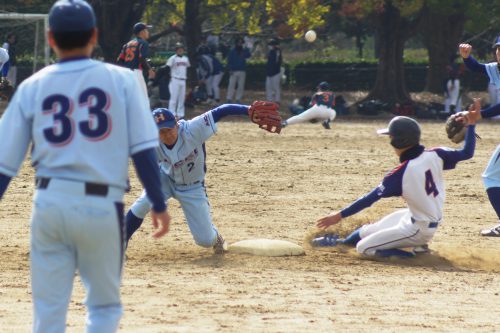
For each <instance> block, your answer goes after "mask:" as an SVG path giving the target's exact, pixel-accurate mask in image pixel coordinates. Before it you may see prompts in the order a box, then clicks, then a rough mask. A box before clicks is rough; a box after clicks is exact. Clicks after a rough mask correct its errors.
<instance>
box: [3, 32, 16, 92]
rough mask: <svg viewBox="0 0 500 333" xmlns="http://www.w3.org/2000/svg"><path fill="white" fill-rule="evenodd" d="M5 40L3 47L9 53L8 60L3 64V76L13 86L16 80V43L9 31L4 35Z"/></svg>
mask: <svg viewBox="0 0 500 333" xmlns="http://www.w3.org/2000/svg"><path fill="white" fill-rule="evenodd" d="M6 37H7V38H6V39H7V41H6V42H5V43H3V46H2V47H3V48H4V49H6V50H7V52H8V53H9V61H8V62H7V63H6V64H5V68H4V69H5V74H6V75H5V76H6V77H7V80H9V81H10V84H11V85H12V86H13V87H15V86H16V82H17V57H16V56H17V54H16V43H17V38H16V35H15V34H14V33H13V32H9V33H8V34H7V36H6Z"/></svg>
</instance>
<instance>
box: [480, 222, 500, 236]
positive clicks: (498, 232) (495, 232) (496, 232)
mask: <svg viewBox="0 0 500 333" xmlns="http://www.w3.org/2000/svg"><path fill="white" fill-rule="evenodd" d="M481 236H485V237H500V223H499V224H497V225H496V226H494V227H492V228H490V229H483V230H481Z"/></svg>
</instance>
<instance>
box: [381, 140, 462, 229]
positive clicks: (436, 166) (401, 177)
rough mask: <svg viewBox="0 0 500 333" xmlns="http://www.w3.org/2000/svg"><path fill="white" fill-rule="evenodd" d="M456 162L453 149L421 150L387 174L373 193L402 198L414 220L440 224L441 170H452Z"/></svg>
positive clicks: (443, 196) (442, 198) (456, 157)
mask: <svg viewBox="0 0 500 333" xmlns="http://www.w3.org/2000/svg"><path fill="white" fill-rule="evenodd" d="M460 160H461V159H460V155H459V153H458V152H457V151H456V150H454V149H448V148H435V149H431V150H425V151H423V152H422V154H420V155H419V156H418V157H416V158H414V159H410V160H406V161H404V162H403V163H401V164H400V165H399V166H398V167H396V168H395V169H394V170H392V171H391V172H389V173H388V174H387V175H386V176H385V178H384V180H383V181H382V183H381V184H380V185H379V186H378V188H377V194H378V196H379V197H393V196H401V197H403V198H404V199H405V201H406V203H407V204H408V208H409V210H410V212H411V214H412V217H413V218H414V219H415V220H417V221H433V222H437V221H440V220H441V219H442V215H443V204H444V200H445V186H444V185H445V184H444V179H443V170H448V169H454V168H455V166H456V164H457V163H458V162H459V161H460Z"/></svg>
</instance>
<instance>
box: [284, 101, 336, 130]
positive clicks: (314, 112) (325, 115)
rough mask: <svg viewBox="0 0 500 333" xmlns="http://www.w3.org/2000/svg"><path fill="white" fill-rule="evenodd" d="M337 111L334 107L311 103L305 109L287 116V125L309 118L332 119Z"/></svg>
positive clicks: (302, 121)
mask: <svg viewBox="0 0 500 333" xmlns="http://www.w3.org/2000/svg"><path fill="white" fill-rule="evenodd" d="M336 116H337V113H336V112H335V110H334V109H332V108H329V107H327V106H326V105H313V106H312V107H311V108H309V109H307V110H306V111H304V112H302V113H301V114H298V115H296V116H293V117H292V118H288V119H287V120H286V123H287V125H293V124H298V123H305V122H307V121H309V120H313V119H319V120H330V121H333V120H334V119H335V117H336Z"/></svg>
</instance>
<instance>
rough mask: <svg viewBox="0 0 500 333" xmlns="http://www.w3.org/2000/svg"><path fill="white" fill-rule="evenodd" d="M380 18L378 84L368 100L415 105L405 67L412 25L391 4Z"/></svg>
mask: <svg viewBox="0 0 500 333" xmlns="http://www.w3.org/2000/svg"><path fill="white" fill-rule="evenodd" d="M387 3H388V4H387V5H386V6H385V10H384V11H383V12H382V13H380V14H378V15H377V18H376V20H377V23H378V24H377V32H378V36H379V43H380V44H379V52H380V53H379V63H378V67H377V78H376V80H375V85H374V87H373V88H372V90H371V91H370V93H369V94H368V96H367V97H366V99H377V100H381V101H383V102H386V103H390V104H394V103H404V102H411V97H410V94H409V93H408V91H407V89H406V84H405V78H404V66H403V51H404V44H405V42H406V40H407V38H408V36H409V25H408V22H407V20H406V19H405V18H403V17H401V14H400V12H399V10H398V9H397V8H395V7H393V6H392V5H391V4H390V2H387Z"/></svg>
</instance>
